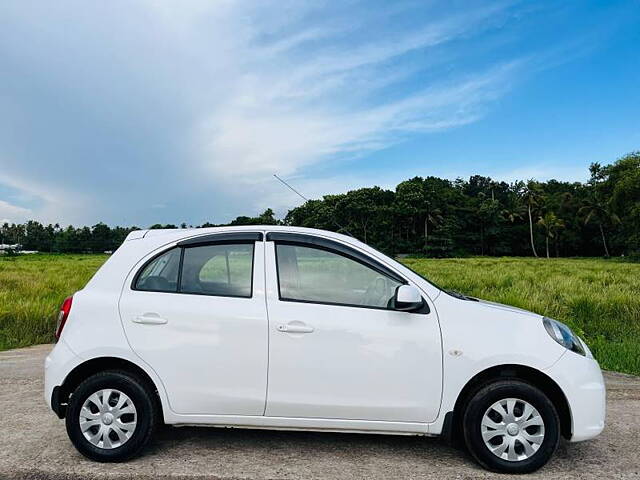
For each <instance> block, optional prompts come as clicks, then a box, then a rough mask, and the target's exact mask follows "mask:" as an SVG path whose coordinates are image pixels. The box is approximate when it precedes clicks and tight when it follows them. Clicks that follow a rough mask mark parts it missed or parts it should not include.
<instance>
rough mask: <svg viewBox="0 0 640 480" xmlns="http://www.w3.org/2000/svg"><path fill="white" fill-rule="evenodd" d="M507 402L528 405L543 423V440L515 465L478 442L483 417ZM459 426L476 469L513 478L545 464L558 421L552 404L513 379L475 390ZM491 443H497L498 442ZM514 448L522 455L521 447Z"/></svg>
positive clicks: (557, 433) (555, 438)
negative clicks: (477, 467) (495, 405)
mask: <svg viewBox="0 0 640 480" xmlns="http://www.w3.org/2000/svg"><path fill="white" fill-rule="evenodd" d="M508 398H516V399H520V400H523V401H525V402H528V403H529V404H531V405H532V406H533V407H534V408H535V409H536V410H537V411H538V413H539V414H540V416H541V417H542V420H543V421H544V439H543V441H542V443H541V444H540V446H539V447H538V449H537V450H536V451H535V453H533V454H532V455H530V456H529V457H528V458H526V459H522V460H517V461H509V460H506V459H503V458H500V457H498V456H497V455H495V454H494V453H493V452H492V451H491V450H489V447H487V445H486V444H485V442H484V440H483V438H482V431H481V424H482V419H483V417H484V415H485V413H486V412H487V410H488V409H489V407H491V406H492V405H493V404H494V403H496V402H498V401H500V400H504V399H508ZM514 410H515V409H514ZM462 422H463V423H462V429H463V432H464V440H465V444H466V446H467V448H468V450H469V452H470V453H471V455H472V456H473V457H474V458H475V459H476V461H477V462H478V463H479V464H480V465H482V466H483V467H484V468H486V469H488V470H492V471H495V472H502V473H516V474H517V473H529V472H533V471H535V470H537V469H539V468H540V467H542V466H543V465H545V464H546V463H547V462H548V461H549V459H550V458H551V456H552V455H553V453H554V452H555V450H556V448H557V446H558V441H559V439H560V419H559V417H558V413H557V411H556V408H555V407H554V405H553V403H551V401H550V400H549V398H548V397H547V396H546V395H545V394H544V393H543V392H542V391H541V390H539V389H538V388H536V387H535V386H533V385H531V384H529V383H526V382H523V381H521V380H517V379H511V380H500V381H496V382H493V383H490V384H489V385H486V386H485V387H483V388H481V389H479V390H478V391H477V392H476V393H475V394H474V395H473V396H472V397H471V399H470V400H469V402H468V403H467V405H466V408H465V410H464V415H463V418H462ZM534 428H536V427H534ZM507 438H508V437H507ZM495 441H496V442H500V438H498V439H496V440H495ZM516 445H517V448H518V449H519V450H520V451H521V452H522V450H523V448H522V447H523V446H522V444H521V443H516Z"/></svg>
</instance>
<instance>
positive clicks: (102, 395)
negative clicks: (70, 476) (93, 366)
mask: <svg viewBox="0 0 640 480" xmlns="http://www.w3.org/2000/svg"><path fill="white" fill-rule="evenodd" d="M149 390H150V389H149V388H148V387H147V385H146V384H145V382H143V381H141V380H140V379H139V378H137V377H136V376H135V375H132V374H130V373H128V372H121V371H106V372H100V373H97V374H95V375H93V376H91V377H89V378H87V379H86V380H85V381H84V382H82V383H81V384H80V385H79V386H78V387H77V388H76V389H75V391H74V392H73V393H72V395H71V398H70V399H69V408H68V410H67V415H66V424H67V433H68V435H69V438H70V439H71V442H72V443H73V445H74V446H75V447H76V448H77V449H78V451H79V452H80V453H82V454H83V455H84V456H86V457H88V458H90V459H92V460H97V461H99V462H119V461H124V460H128V459H130V458H131V457H133V456H135V455H137V454H138V453H140V451H141V450H142V449H143V448H144V447H145V445H146V444H147V443H148V442H149V440H150V438H151V436H152V434H153V431H154V429H155V426H156V423H157V422H156V417H157V407H156V402H155V401H154V397H153V392H151V391H149Z"/></svg>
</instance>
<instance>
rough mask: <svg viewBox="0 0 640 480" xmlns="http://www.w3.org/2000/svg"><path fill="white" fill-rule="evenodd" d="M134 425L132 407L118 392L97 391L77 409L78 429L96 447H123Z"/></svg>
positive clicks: (108, 390) (134, 418) (133, 408)
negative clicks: (78, 412) (78, 417)
mask: <svg viewBox="0 0 640 480" xmlns="http://www.w3.org/2000/svg"><path fill="white" fill-rule="evenodd" d="M137 422H138V415H137V412H136V407H135V405H134V404H133V402H132V401H131V399H130V398H129V397H128V396H127V395H126V394H124V393H122V392H121V391H120V390H115V389H110V388H105V389H103V390H98V391H97V392H95V393H93V394H92V395H90V396H89V398H87V399H86V400H85V401H84V403H83V404H82V408H81V409H80V430H81V431H82V434H83V435H84V438H86V439H87V440H88V441H89V442H90V443H91V444H92V445H95V446H96V447H98V448H104V449H109V450H110V449H113V448H118V447H120V446H122V445H124V444H125V443H127V441H129V439H130V438H131V436H132V435H133V433H134V432H135V430H136V425H137Z"/></svg>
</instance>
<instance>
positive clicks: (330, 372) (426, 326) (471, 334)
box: [44, 226, 605, 473]
mask: <svg viewBox="0 0 640 480" xmlns="http://www.w3.org/2000/svg"><path fill="white" fill-rule="evenodd" d="M56 337H57V338H58V342H57V344H56V346H55V348H54V349H53V351H52V352H51V354H50V355H49V356H48V357H47V359H46V362H45V392H44V395H45V399H46V401H47V402H48V404H49V405H50V406H51V408H52V409H53V410H54V412H55V413H56V414H57V415H58V416H59V417H60V418H65V417H66V427H67V432H68V434H69V437H70V439H71V441H72V442H73V444H74V445H75V447H76V448H77V449H78V450H79V451H80V452H81V453H82V454H84V455H85V456H87V457H89V458H92V459H94V460H98V461H120V460H125V459H128V458H130V457H132V456H134V455H136V454H137V453H139V452H140V451H141V449H142V448H143V447H144V446H145V444H146V443H147V442H148V441H149V439H150V437H151V435H152V433H153V431H154V427H155V426H156V425H158V423H160V422H164V423H167V424H172V425H209V426H220V427H242V428H274V429H291V430H318V431H342V432H362V433H386V434H401V435H430V436H431V435H441V436H444V437H446V438H448V439H453V440H455V439H459V440H461V443H462V441H463V443H464V444H465V445H466V446H467V447H468V449H469V451H470V452H471V454H472V455H473V457H474V458H475V459H476V460H477V461H478V462H479V463H480V464H481V465H483V466H484V467H486V468H489V469H492V470H498V471H505V472H519V473H521V472H529V471H532V470H535V469H537V468H539V467H540V466H542V465H544V464H545V462H546V461H547V460H548V459H549V458H550V456H551V455H552V454H553V452H554V450H555V449H556V446H557V445H558V441H559V438H560V436H561V435H562V436H563V437H565V438H567V439H569V440H571V441H575V442H577V441H581V440H586V439H589V438H592V437H595V436H596V435H598V434H599V433H600V432H601V431H602V429H603V427H604V417H605V387H604V383H603V378H602V373H601V371H600V368H599V366H598V363H597V362H596V361H595V360H594V359H593V357H592V355H591V353H590V352H589V349H588V348H587V346H586V345H585V343H584V342H583V341H582V340H581V339H580V338H578V337H577V336H576V335H574V334H573V333H572V332H571V330H569V328H567V327H566V326H565V325H563V324H562V323H559V322H557V321H555V320H551V319H549V318H543V317H542V316H540V315H536V314H534V313H530V312H527V311H524V310H520V309H517V308H512V307H508V306H504V305H499V304H494V303H489V302H484V301H479V300H477V299H475V298H469V297H465V296H463V295H460V294H457V293H455V292H447V291H444V290H441V289H440V288H438V287H436V286H435V285H433V284H432V283H430V282H429V281H427V280H425V279H424V278H423V277H421V276H420V275H418V274H416V273H415V272H413V271H411V270H410V269H408V268H407V267H405V266H403V265H401V264H400V263H398V262H396V261H394V260H392V259H391V258H389V257H387V256H385V255H383V254H382V253H380V252H378V251H376V250H374V249H373V248H371V247H369V246H367V245H365V244H363V243H361V242H359V241H357V240H355V239H354V238H350V237H347V236H344V235H339V234H336V233H332V232H326V231H321V230H312V229H305V228H295V227H273V226H247V227H239V228H238V227H228V228H226V227H225V228H207V229H198V230H149V231H145V230H141V231H135V232H132V233H131V234H130V235H129V236H128V237H127V239H126V241H125V242H124V243H123V245H122V246H121V247H120V248H119V249H118V250H117V251H116V252H115V253H114V254H113V255H112V256H111V257H110V258H109V259H108V261H107V262H106V263H105V264H104V265H103V266H102V268H100V270H99V271H98V272H97V273H96V274H95V276H94V277H93V278H92V279H91V280H90V281H89V283H88V284H87V286H86V287H85V288H84V289H83V290H81V291H79V292H77V293H76V294H75V295H74V296H73V297H69V298H68V299H66V300H65V302H64V304H63V305H62V308H61V311H60V316H59V325H58V328H57V332H56Z"/></svg>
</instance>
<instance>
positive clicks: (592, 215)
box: [578, 195, 620, 257]
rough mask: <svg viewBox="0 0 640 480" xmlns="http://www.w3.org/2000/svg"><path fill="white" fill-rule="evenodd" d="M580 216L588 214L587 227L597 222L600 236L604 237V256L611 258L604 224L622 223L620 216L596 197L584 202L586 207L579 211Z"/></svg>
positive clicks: (586, 218)
mask: <svg viewBox="0 0 640 480" xmlns="http://www.w3.org/2000/svg"><path fill="white" fill-rule="evenodd" d="M578 214H586V216H585V218H584V224H585V225H587V224H589V223H590V222H592V221H593V222H596V223H597V224H598V228H599V229H600V236H601V237H602V245H603V247H604V256H605V257H609V256H610V255H609V248H608V247H607V237H606V235H605V233H604V226H603V225H604V224H605V223H608V224H616V223H620V218H619V217H618V215H616V214H615V213H613V212H612V211H611V209H610V208H609V205H608V204H606V203H605V202H602V201H601V200H600V199H599V198H597V196H596V195H593V196H592V197H591V198H588V199H587V200H585V201H584V205H583V206H582V207H580V209H579V210H578Z"/></svg>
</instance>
